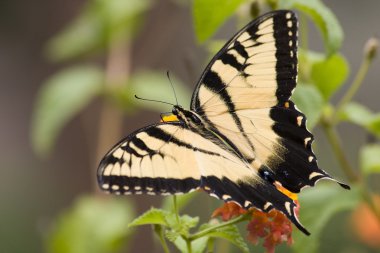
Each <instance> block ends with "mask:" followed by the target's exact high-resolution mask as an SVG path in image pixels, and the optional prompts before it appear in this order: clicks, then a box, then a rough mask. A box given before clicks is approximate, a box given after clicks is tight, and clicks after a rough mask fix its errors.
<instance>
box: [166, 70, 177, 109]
mask: <svg viewBox="0 0 380 253" xmlns="http://www.w3.org/2000/svg"><path fill="white" fill-rule="evenodd" d="M166 75H167V76H168V79H169V82H170V85H171V86H172V90H173V93H174V97H175V102H176V103H177V105H178V99H177V94H176V93H175V89H174V86H173V83H172V80H171V79H170V73H169V70H168V71H166Z"/></svg>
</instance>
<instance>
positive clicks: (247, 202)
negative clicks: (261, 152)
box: [201, 176, 310, 235]
mask: <svg viewBox="0 0 380 253" xmlns="http://www.w3.org/2000/svg"><path fill="white" fill-rule="evenodd" d="M201 187H202V189H204V190H205V191H206V192H207V193H208V194H209V195H210V196H212V197H216V198H218V199H221V200H223V201H225V202H231V201H233V202H235V203H237V204H238V205H240V206H241V207H243V208H245V209H249V208H251V207H255V208H257V209H259V210H261V211H263V212H269V211H270V210H272V209H273V208H275V209H276V210H278V211H280V212H282V213H283V214H285V215H286V216H287V217H288V218H289V219H290V220H291V222H292V223H293V224H294V225H296V227H297V228H298V229H299V230H301V231H302V232H303V233H305V234H306V235H310V233H309V231H307V229H306V228H305V227H303V226H302V224H301V223H300V222H299V220H298V218H297V216H296V214H295V208H296V204H295V203H294V202H293V200H292V199H290V198H289V197H288V196H286V195H284V194H283V193H281V192H280V191H278V190H277V188H276V187H275V186H273V185H272V184H268V183H267V182H266V181H259V182H257V180H255V182H251V183H249V181H245V182H244V181H240V182H233V181H231V180H229V179H228V178H217V177H213V176H208V177H202V185H201Z"/></svg>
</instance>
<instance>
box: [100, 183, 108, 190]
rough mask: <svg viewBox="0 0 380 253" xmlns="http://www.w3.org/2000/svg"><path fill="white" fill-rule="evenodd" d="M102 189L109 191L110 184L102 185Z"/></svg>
mask: <svg viewBox="0 0 380 253" xmlns="http://www.w3.org/2000/svg"><path fill="white" fill-rule="evenodd" d="M102 188H103V189H106V190H107V189H109V188H110V185H109V184H102Z"/></svg>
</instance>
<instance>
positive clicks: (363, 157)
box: [359, 144, 380, 175]
mask: <svg viewBox="0 0 380 253" xmlns="http://www.w3.org/2000/svg"><path fill="white" fill-rule="evenodd" d="M359 162H360V168H361V170H362V172H363V173H364V174H365V175H369V174H371V173H380V145H379V144H369V145H366V146H364V147H362V148H361V149H360V154H359Z"/></svg>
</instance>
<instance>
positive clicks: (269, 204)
mask: <svg viewBox="0 0 380 253" xmlns="http://www.w3.org/2000/svg"><path fill="white" fill-rule="evenodd" d="M271 206H272V203H270V202H267V203H265V205H264V210H267V209H268V208H269V207H271Z"/></svg>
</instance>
